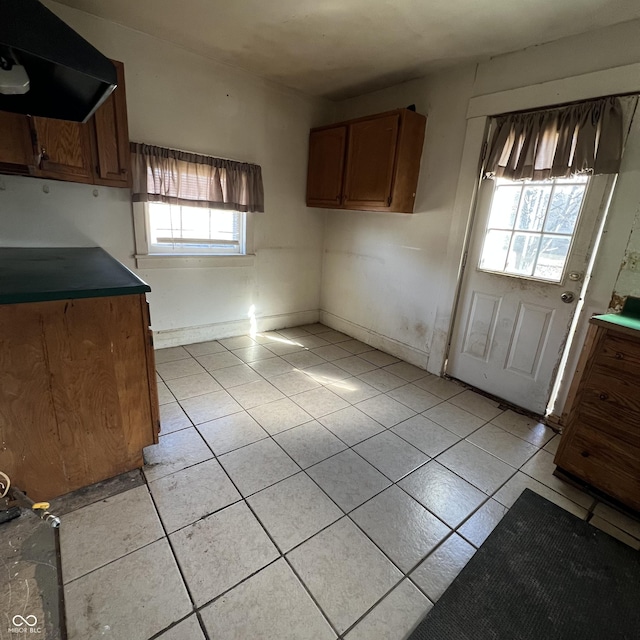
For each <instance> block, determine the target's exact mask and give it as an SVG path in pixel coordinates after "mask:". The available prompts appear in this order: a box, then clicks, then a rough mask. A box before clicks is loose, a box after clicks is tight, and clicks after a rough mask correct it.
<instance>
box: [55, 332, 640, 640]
mask: <svg viewBox="0 0 640 640" xmlns="http://www.w3.org/2000/svg"><path fill="white" fill-rule="evenodd" d="M156 359H157V370H158V374H159V377H158V386H159V395H160V403H161V421H162V433H161V437H160V443H159V444H158V445H154V446H152V447H149V448H148V449H146V450H145V460H146V466H145V469H144V473H145V477H146V481H147V484H146V485H142V486H139V487H137V488H135V489H131V490H128V491H125V492H124V493H121V494H119V495H116V496H113V497H111V498H107V499H106V500H102V501H100V502H96V503H94V504H90V505H89V506H86V507H82V508H80V509H77V510H76V511H73V512H71V513H69V514H67V515H65V516H63V519H62V521H63V526H62V529H61V535H62V538H61V550H62V567H63V580H64V583H65V595H66V607H67V621H68V622H67V623H68V628H69V637H70V639H71V640H92V639H94V638H103V637H113V638H123V639H124V638H126V639H127V640H148V639H149V638H153V639H156V638H157V639H158V640H160V639H161V640H178V639H179V640H191V639H197V640H203V639H205V638H206V639H213V638H215V639H216V640H217V639H237V640H245V639H246V638H261V639H274V640H275V639H277V640H286V639H291V640H305V639H309V640H323V639H325V638H327V639H330V638H336V637H340V638H346V639H347V640H358V639H363V640H378V639H379V640H400V639H401V638H404V637H406V635H407V634H408V633H409V631H410V630H411V629H412V628H413V627H414V626H415V624H416V623H417V622H418V620H419V619H421V618H422V617H423V616H424V615H425V613H426V612H427V611H428V610H429V609H430V607H432V606H433V603H434V602H435V601H436V600H437V599H438V598H439V597H440V596H441V595H442V593H444V591H445V590H446V588H447V586H448V585H449V584H450V583H451V581H452V580H453V579H454V578H455V576H456V575H457V574H458V572H459V571H460V569H461V568H462V567H463V566H464V565H465V563H466V562H467V561H468V560H469V559H470V558H471V557H472V556H473V554H474V552H475V550H476V549H477V548H478V547H479V546H480V545H481V544H482V543H483V541H484V540H485V539H486V537H487V536H488V535H489V533H490V532H491V531H492V530H493V528H494V527H495V526H496V524H497V523H498V522H499V521H500V519H501V518H502V517H503V515H504V514H505V513H506V512H507V510H508V509H509V508H510V507H511V505H513V503H514V502H515V500H516V499H517V498H518V496H519V495H520V493H521V492H522V490H523V489H524V488H526V487H528V488H531V489H533V490H534V491H537V492H538V493H540V494H542V495H543V496H545V497H547V498H548V499H550V500H552V501H553V502H555V503H556V504H558V505H560V506H562V507H564V508H565V509H567V510H569V511H571V512H572V513H574V514H576V515H577V516H579V517H581V518H587V519H589V520H590V522H591V523H592V524H593V525H594V526H597V527H599V528H601V529H603V530H604V531H606V532H608V533H610V534H611V535H614V536H615V537H617V538H619V539H621V540H623V541H624V542H626V543H627V544H629V545H631V546H633V547H634V548H636V549H638V548H640V523H639V522H637V521H635V520H633V519H631V518H629V517H627V516H625V515H623V514H622V513H620V512H618V511H616V510H614V509H612V508H611V507H609V506H607V505H605V504H602V503H597V502H596V500H595V499H594V498H592V497H591V496H590V495H588V494H587V493H584V492H582V491H580V490H578V489H576V488H575V487H573V486H570V485H568V484H566V483H564V482H562V481H560V480H558V479H557V478H555V477H554V476H553V475H552V471H553V455H554V453H555V450H556V448H557V444H558V440H559V436H556V435H554V433H553V431H551V430H550V429H548V428H547V427H545V426H544V425H542V424H539V423H537V422H536V421H534V420H530V419H528V418H525V417H523V416H521V415H519V414H517V413H514V412H513V411H509V410H507V411H504V410H503V409H502V408H501V407H500V406H498V404H497V403H495V402H492V401H491V400H488V399H486V398H484V397H483V396H481V395H479V394H477V393H474V392H473V391H470V390H467V389H465V388H464V387H462V386H460V385H457V384H455V383H453V382H451V381H447V380H443V379H441V378H437V377H434V376H431V375H429V374H428V373H427V372H426V371H423V370H422V369H419V368H417V367H414V366H412V365H410V364H407V363H405V362H401V361H399V360H398V359H397V358H394V357H393V356H390V355H388V354H386V353H383V352H381V351H377V350H374V349H372V348H371V347H369V346H368V345H366V344H363V343H361V342H359V341H357V340H353V339H352V338H350V337H349V336H347V335H344V334H342V333H339V332H338V331H334V330H332V329H329V328H328V327H325V326H323V325H320V324H315V325H308V326H305V327H294V328H292V329H285V330H282V331H280V332H268V333H264V334H258V335H256V336H254V337H253V338H251V337H249V336H238V337H234V338H228V339H225V340H220V341H213V342H207V343H201V344H193V345H186V346H185V347H173V348H169V349H162V350H159V351H157V352H156Z"/></svg>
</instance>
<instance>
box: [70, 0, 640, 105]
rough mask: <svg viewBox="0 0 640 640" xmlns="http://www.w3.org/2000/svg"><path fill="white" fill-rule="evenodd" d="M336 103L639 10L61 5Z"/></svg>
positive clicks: (542, 4)
mask: <svg viewBox="0 0 640 640" xmlns="http://www.w3.org/2000/svg"><path fill="white" fill-rule="evenodd" d="M61 1H62V2H63V3H64V4H66V5H69V6H71V7H75V8H77V9H82V10H84V11H87V12H89V13H92V14H95V15H97V16H101V17H103V18H107V19H108V20H112V21H114V22H117V23H120V24H123V25H126V26H128V27H131V28H133V29H137V30H138V31H143V32H145V33H149V34H151V35H154V36H157V37H159V38H163V39H165V40H169V41H171V42H174V43H176V44H179V45H181V46H183V47H185V48H188V49H190V50H192V51H195V52H197V53H200V54H202V55H204V56H207V57H210V58H214V59H216V60H219V61H222V62H225V63H228V64H230V65H233V66H235V67H239V68H242V69H245V70H247V71H251V72H253V73H256V74H258V75H260V76H263V77H265V78H268V79H270V80H273V81H275V82H278V83H280V84H283V85H285V86H288V87H291V88H294V89H297V90H299V91H302V92H304V93H308V94H311V95H318V96H325V97H327V98H331V99H342V98H346V97H351V96H355V95H359V94H362V93H366V92H368V91H372V90H375V89H379V88H382V87H386V86H389V85H392V84H395V83H397V82H402V81H404V80H408V79H411V78H415V77H418V76H421V75H424V74H425V73H426V72H429V71H432V70H434V69H437V68H442V67H444V66H449V65H453V64H455V63H458V62H463V61H470V60H478V59H482V58H486V57H488V56H492V55H496V54H500V53H506V52H508V51H515V50H518V49H522V48H524V47H528V46H531V45H535V44H541V43H543V42H549V41H552V40H557V39H558V38H562V37H565V36H570V35H575V34H578V33H583V32H586V31H591V30H594V29H598V28H600V27H605V26H608V25H612V24H615V23H618V22H625V21H627V20H632V19H635V18H639V17H640V2H638V0H536V1H535V2H532V1H531V0H529V1H528V2H525V1H523V0H180V1H176V0H109V2H105V1H104V0H61Z"/></svg>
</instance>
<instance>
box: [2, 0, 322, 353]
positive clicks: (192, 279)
mask: <svg viewBox="0 0 640 640" xmlns="http://www.w3.org/2000/svg"><path fill="white" fill-rule="evenodd" d="M47 6H48V7H49V8H51V9H52V10H53V11H55V12H56V13H57V14H58V15H59V16H60V17H61V18H62V19H63V20H64V21H65V22H67V24H69V25H70V26H72V27H73V28H74V29H76V30H77V31H78V32H79V33H80V34H81V35H83V36H84V37H85V38H86V39H87V40H89V41H90V42H91V43H92V44H93V45H95V46H96V47H97V48H98V49H99V50H101V51H102V52H103V53H104V54H105V55H108V56H110V57H112V58H114V59H117V60H121V61H123V62H124V64H125V75H126V88H127V103H128V115H129V133H130V138H131V140H135V141H139V142H146V143H150V144H157V145H161V146H168V147H176V148H179V149H186V150H189V151H195V152H200V153H205V154H210V155H214V156H219V157H225V158H232V159H236V160H240V161H245V162H255V163H257V164H260V165H261V166H262V170H263V177H264V190H265V208H266V212H265V213H264V214H255V215H254V216H253V220H254V223H255V224H254V249H255V254H256V257H255V260H254V264H253V266H248V267H236V266H232V267H226V266H225V267H213V268H201V269H191V268H172V269H147V270H141V271H139V272H138V273H139V275H140V276H141V277H142V278H143V279H144V280H146V281H147V282H148V283H149V284H150V285H151V288H152V293H151V294H150V302H151V314H152V322H153V326H154V329H155V330H156V331H157V332H159V334H157V335H158V337H157V339H156V342H157V343H159V344H170V343H179V342H183V341H185V340H191V341H192V340H198V339H206V338H208V337H211V338H212V337H221V335H224V334H227V335H228V334H231V333H237V332H238V331H239V330H241V328H244V329H246V327H248V318H247V314H248V311H249V308H250V307H251V305H255V310H256V316H257V317H258V318H265V321H264V323H263V324H264V326H269V327H272V326H285V325H287V324H295V323H297V322H300V321H301V322H305V321H314V320H315V319H316V318H317V316H318V308H319V301H320V274H321V248H322V240H323V238H322V236H323V224H324V222H323V212H322V211H319V210H313V209H307V208H306V206H305V204H304V197H305V186H306V158H307V139H308V132H309V128H310V127H312V126H314V125H317V124H320V123H321V122H323V121H325V120H326V117H327V116H326V113H327V109H329V105H328V103H326V102H324V101H321V100H318V99H312V98H307V97H305V96H302V95H300V94H297V93H295V92H292V91H288V90H286V89H282V88H280V87H277V86H276V85H273V84H270V83H268V82H266V81H264V80H262V79H260V78H257V77H255V76H253V75H251V74H247V73H244V72H242V71H238V70H237V69H232V68H230V67H228V66H225V65H222V64H218V63H216V62H213V61H211V60H208V59H205V58H203V57H200V56H197V55H195V54H192V53H190V52H188V51H186V50H184V49H182V48H179V47H176V46H174V45H171V44H169V43H166V42H164V41H161V40H158V39H155V38H152V37H150V36H146V35H144V34H141V33H138V32H135V31H133V30H130V29H126V28H124V27H121V26H119V25H116V24H114V23H110V22H107V21H105V20H102V19H100V18H95V17H93V16H90V15H89V14H86V13H82V12H79V11H77V10H74V9H71V8H69V7H66V6H63V5H60V4H57V3H52V2H48V3H47ZM2 182H3V183H4V185H5V189H4V190H0V244H2V245H5V246H8V245H11V246H27V245H30V246H47V245H52V244H53V245H67V246H73V245H91V244H98V245H100V246H103V247H104V248H105V249H107V250H108V251H109V252H111V253H112V254H113V255H114V256H115V257H117V258H118V259H120V260H122V261H123V262H124V263H125V264H127V266H129V267H132V268H133V266H134V262H133V260H132V257H131V256H132V255H133V253H134V239H133V224H132V219H131V206H130V202H129V193H128V191H127V190H121V189H111V188H104V187H100V188H99V190H98V191H99V196H98V197H97V198H96V197H94V196H93V190H94V187H91V186H86V185H78V184H69V183H59V182H55V181H46V184H47V185H49V188H50V193H49V194H44V193H43V192H42V186H43V183H44V181H41V180H35V179H32V178H19V177H3V178H2ZM0 186H1V185H0ZM238 321H239V324H238ZM185 328H187V329H189V330H187V331H184V329H185ZM176 330H177V331H176ZM165 332H166V333H165ZM158 338H159V339H158Z"/></svg>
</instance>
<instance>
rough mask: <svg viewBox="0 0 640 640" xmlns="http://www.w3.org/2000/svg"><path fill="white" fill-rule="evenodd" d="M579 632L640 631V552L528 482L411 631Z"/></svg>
mask: <svg viewBox="0 0 640 640" xmlns="http://www.w3.org/2000/svg"><path fill="white" fill-rule="evenodd" d="M573 638H576V639H579V640H591V639H593V640H638V638H640V553H639V552H637V551H634V550H633V549H631V548H630V547H628V546H626V545H624V544H622V543H621V542H618V540H615V539H614V538H612V537H611V536H609V535H607V534H606V533H603V532H602V531H600V530H598V529H596V528H595V527H593V526H591V525H589V524H587V523H586V522H583V521H582V520H579V519H578V518H576V517H575V516H573V515H571V514H570V513H567V512H566V511H564V510H563V509H561V508H560V507H558V506H556V505H555V504H553V503H551V502H549V501H548V500H546V499H545V498H542V497H540V496H539V495H537V494H536V493H533V492H532V491H530V490H528V489H526V490H525V491H524V492H523V494H522V495H521V496H520V498H519V499H518V501H517V502H516V503H515V504H514V505H513V507H512V508H511V509H510V510H509V512H508V513H507V514H506V515H505V517H504V518H503V519H502V521H501V522H500V523H499V524H498V526H497V527H496V528H495V530H494V531H493V533H492V534H491V535H490V536H489V537H488V538H487V540H486V541H485V543H484V544H483V545H482V546H481V547H480V549H479V550H478V551H477V552H476V554H475V556H474V557H473V558H472V559H471V560H470V561H469V563H468V564H467V566H466V567H465V568H464V569H463V570H462V571H461V573H460V575H458V577H457V578H456V579H455V580H454V581H453V583H452V584H451V586H450V587H449V588H448V589H447V591H446V592H445V593H444V594H443V596H442V597H441V598H440V600H438V602H437V603H436V605H435V607H433V609H432V610H431V611H430V612H429V613H428V614H427V616H426V617H425V619H424V620H422V622H420V624H419V625H418V627H417V628H416V629H415V631H414V632H413V633H412V634H411V636H409V640H571V639H573Z"/></svg>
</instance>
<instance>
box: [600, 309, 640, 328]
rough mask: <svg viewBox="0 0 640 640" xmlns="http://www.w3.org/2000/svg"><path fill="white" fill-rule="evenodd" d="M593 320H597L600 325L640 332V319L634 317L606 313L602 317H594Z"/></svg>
mask: <svg viewBox="0 0 640 640" xmlns="http://www.w3.org/2000/svg"><path fill="white" fill-rule="evenodd" d="M592 320H597V321H598V322H599V323H607V324H613V325H616V326H617V327H624V328H625V329H634V330H635V331H639V332H640V319H639V318H634V317H632V316H625V315H622V314H619V313H606V314H604V315H601V316H593V318H592Z"/></svg>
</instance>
